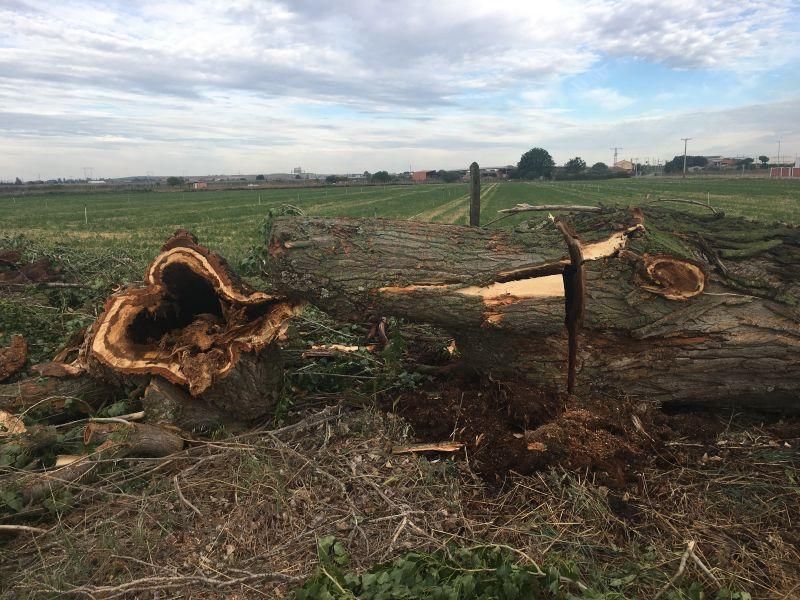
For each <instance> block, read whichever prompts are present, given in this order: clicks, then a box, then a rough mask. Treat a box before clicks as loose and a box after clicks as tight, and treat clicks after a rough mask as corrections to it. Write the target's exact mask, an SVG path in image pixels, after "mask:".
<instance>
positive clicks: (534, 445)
mask: <svg viewBox="0 0 800 600" xmlns="http://www.w3.org/2000/svg"><path fill="white" fill-rule="evenodd" d="M528 450H531V451H533V452H547V444H544V443H542V442H528Z"/></svg>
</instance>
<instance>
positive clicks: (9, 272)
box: [0, 250, 61, 283]
mask: <svg viewBox="0 0 800 600" xmlns="http://www.w3.org/2000/svg"><path fill="white" fill-rule="evenodd" d="M60 279H61V269H59V268H57V267H54V266H53V265H52V263H51V262H50V259H49V258H40V259H39V260H35V261H33V262H28V263H26V262H21V253H20V252H19V251H17V250H8V251H3V252H0V283H40V282H46V281H57V280H60Z"/></svg>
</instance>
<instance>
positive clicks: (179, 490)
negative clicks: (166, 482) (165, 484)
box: [172, 475, 203, 517]
mask: <svg viewBox="0 0 800 600" xmlns="http://www.w3.org/2000/svg"><path fill="white" fill-rule="evenodd" d="M172 481H173V482H174V483H175V491H176V492H178V498H179V499H180V501H181V502H183V503H184V504H185V505H186V506H188V507H189V508H191V509H192V510H193V511H194V512H195V514H196V515H197V516H198V517H202V516H203V513H202V512H200V509H199V508H197V507H196V506H195V505H194V504H192V503H191V502H189V500H187V499H186V496H184V495H183V492H182V491H181V486H180V484H178V476H177V475H175V477H173V478H172Z"/></svg>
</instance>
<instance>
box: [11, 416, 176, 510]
mask: <svg viewBox="0 0 800 600" xmlns="http://www.w3.org/2000/svg"><path fill="white" fill-rule="evenodd" d="M83 440H84V444H86V445H89V444H92V445H94V444H99V445H98V446H97V448H96V450H95V452H94V453H93V454H91V455H86V456H83V457H81V458H80V459H79V460H76V461H74V462H71V463H69V464H67V465H65V466H63V467H58V468H55V469H52V470H49V471H46V472H44V473H35V474H31V475H26V476H23V477H22V478H21V480H20V481H19V482H18V484H17V486H16V487H17V488H18V490H19V492H20V495H21V496H22V500H23V502H24V503H25V504H26V505H27V504H30V503H31V502H37V501H39V500H41V499H42V498H44V497H45V496H46V495H48V494H53V493H54V492H56V491H57V490H59V489H61V488H63V487H65V486H67V485H70V484H72V483H76V482H79V481H80V482H84V483H85V482H87V481H88V480H89V479H91V478H93V476H94V471H96V467H97V466H98V462H97V461H100V460H108V459H118V458H125V457H127V456H136V457H160V456H168V455H170V454H173V453H175V452H178V451H180V450H181V449H183V439H181V437H180V436H178V435H177V434H176V433H175V432H173V431H169V430H167V429H165V428H163V427H158V426H155V425H148V424H144V423H89V424H87V425H86V427H85V428H84V432H83Z"/></svg>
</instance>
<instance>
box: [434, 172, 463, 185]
mask: <svg viewBox="0 0 800 600" xmlns="http://www.w3.org/2000/svg"><path fill="white" fill-rule="evenodd" d="M439 177H440V179H441V180H442V181H444V182H445V183H455V182H456V181H458V180H459V179H461V173H459V172H458V171H439Z"/></svg>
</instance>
